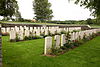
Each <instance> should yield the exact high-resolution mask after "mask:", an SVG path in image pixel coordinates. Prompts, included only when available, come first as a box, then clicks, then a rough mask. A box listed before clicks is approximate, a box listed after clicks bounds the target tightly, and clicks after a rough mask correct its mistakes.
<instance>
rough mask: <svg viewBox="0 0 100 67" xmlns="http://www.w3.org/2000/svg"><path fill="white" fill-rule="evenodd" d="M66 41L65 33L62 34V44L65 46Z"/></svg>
mask: <svg viewBox="0 0 100 67" xmlns="http://www.w3.org/2000/svg"><path fill="white" fill-rule="evenodd" d="M65 43H66V36H65V34H62V35H61V46H64V44H65Z"/></svg>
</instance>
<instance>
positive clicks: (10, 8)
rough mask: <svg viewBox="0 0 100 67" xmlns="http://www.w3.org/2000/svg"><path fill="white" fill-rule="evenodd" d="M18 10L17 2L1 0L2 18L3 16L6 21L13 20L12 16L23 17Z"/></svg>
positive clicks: (0, 14) (14, 0)
mask: <svg viewBox="0 0 100 67" xmlns="http://www.w3.org/2000/svg"><path fill="white" fill-rule="evenodd" d="M18 9H19V8H18V4H17V1H16V0H0V16H3V17H4V20H8V19H12V16H17V17H21V15H20V13H19V11H18ZM19 15H20V16H19Z"/></svg>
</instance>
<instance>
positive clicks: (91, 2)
mask: <svg viewBox="0 0 100 67" xmlns="http://www.w3.org/2000/svg"><path fill="white" fill-rule="evenodd" d="M78 3H80V6H85V8H89V10H90V11H91V12H92V13H91V15H93V16H94V17H96V18H97V20H100V19H98V18H100V0H76V1H75V4H78ZM98 23H99V24H100V21H99V22H98Z"/></svg>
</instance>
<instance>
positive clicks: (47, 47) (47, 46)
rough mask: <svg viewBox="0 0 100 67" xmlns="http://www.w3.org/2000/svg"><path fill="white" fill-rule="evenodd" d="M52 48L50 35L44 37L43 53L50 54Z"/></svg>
mask: <svg viewBox="0 0 100 67" xmlns="http://www.w3.org/2000/svg"><path fill="white" fill-rule="evenodd" d="M51 48H52V37H50V36H49V37H46V38H45V47H44V54H45V55H47V54H50V53H51Z"/></svg>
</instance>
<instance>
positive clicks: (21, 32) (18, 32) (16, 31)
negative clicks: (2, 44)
mask: <svg viewBox="0 0 100 67" xmlns="http://www.w3.org/2000/svg"><path fill="white" fill-rule="evenodd" d="M61 31H62V29H60V28H58V27H44V28H43V27H34V29H33V27H30V28H29V27H26V26H24V27H22V26H20V27H17V26H15V27H11V29H10V31H9V34H10V40H11V41H13V40H16V38H17V39H18V40H23V39H24V38H25V37H30V36H31V37H34V36H41V34H43V35H49V33H51V34H56V33H60V32H61ZM66 32H67V30H66Z"/></svg>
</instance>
